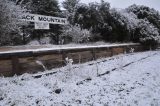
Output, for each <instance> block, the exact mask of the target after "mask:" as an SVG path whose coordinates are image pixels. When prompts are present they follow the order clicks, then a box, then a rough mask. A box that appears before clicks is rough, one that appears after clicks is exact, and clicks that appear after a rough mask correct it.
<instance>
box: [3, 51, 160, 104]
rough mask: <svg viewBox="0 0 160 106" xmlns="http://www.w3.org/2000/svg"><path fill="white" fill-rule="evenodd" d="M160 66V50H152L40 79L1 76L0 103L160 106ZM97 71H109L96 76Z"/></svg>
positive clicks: (66, 70)
mask: <svg viewBox="0 0 160 106" xmlns="http://www.w3.org/2000/svg"><path fill="white" fill-rule="evenodd" d="M131 62H132V64H130V65H128V66H126V67H123V66H125V65H126V64H128V63H131ZM114 68H116V70H114V71H111V70H112V69H114ZM159 69H160V51H149V52H143V53H131V54H125V55H118V56H114V57H110V58H104V59H99V60H97V61H93V62H88V63H85V64H79V65H73V66H72V69H71V70H70V69H68V67H67V66H66V67H63V68H59V69H53V70H52V71H53V72H55V71H57V73H56V74H53V75H50V76H45V75H43V76H42V77H41V78H39V79H35V78H33V77H32V76H33V75H29V74H24V75H22V76H18V77H17V76H14V77H12V78H3V77H1V78H0V105H2V106H11V105H16V106H29V105H32V106H37V105H39V106H43V105H46V106H51V105H53V106H68V105H72V106H78V105H79V106H90V105H93V106H107V105H109V106H128V105H131V106H159V105H160V95H159V94H160V70H159ZM97 70H98V73H99V74H102V73H104V72H106V71H110V73H108V74H106V75H103V76H101V77H97ZM46 73H48V72H46ZM39 74H40V73H39ZM37 75H38V74H37ZM56 90H59V91H60V93H59V94H57V93H55V91H56Z"/></svg>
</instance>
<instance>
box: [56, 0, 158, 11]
mask: <svg viewBox="0 0 160 106" xmlns="http://www.w3.org/2000/svg"><path fill="white" fill-rule="evenodd" d="M58 1H59V2H62V1H63V0H58ZM95 1H96V2H100V1H101V0H81V2H83V3H89V2H95ZM104 1H107V2H109V3H110V4H111V7H115V8H126V7H128V6H130V5H132V4H139V5H146V6H149V7H152V8H155V9H156V10H159V11H160V0H104Z"/></svg>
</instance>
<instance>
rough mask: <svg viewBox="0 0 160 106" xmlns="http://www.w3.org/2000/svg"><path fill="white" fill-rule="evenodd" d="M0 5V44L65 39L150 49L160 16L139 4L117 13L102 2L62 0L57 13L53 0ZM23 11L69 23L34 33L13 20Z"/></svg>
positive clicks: (8, 0) (158, 36) (30, 26)
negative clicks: (84, 2) (126, 43)
mask: <svg viewBox="0 0 160 106" xmlns="http://www.w3.org/2000/svg"><path fill="white" fill-rule="evenodd" d="M0 5H2V6H1V7H0V8H1V13H0V14H1V16H3V17H0V28H1V31H0V34H1V35H0V36H1V40H0V45H17V44H26V43H28V42H29V41H32V40H34V39H36V40H40V39H41V38H43V37H50V39H51V43H54V44H59V41H62V40H65V39H69V40H70V42H81V43H83V42H86V41H97V40H104V41H106V42H140V43H142V44H145V45H149V46H152V45H156V44H157V43H158V42H159V39H160V14H159V12H158V11H156V10H155V9H153V8H149V7H147V6H143V5H135V4H134V5H131V6H129V7H128V8H126V9H121V10H120V9H115V8H111V7H110V4H109V3H108V2H104V1H103V0H101V3H89V4H88V5H87V4H82V3H80V2H79V0H65V1H64V2H63V3H62V5H63V7H64V8H65V9H66V10H65V11H61V10H60V7H59V4H58V1H57V0H18V1H16V0H4V1H1V2H0ZM9 5H13V6H9ZM14 10H16V11H18V10H21V11H18V12H16V11H14ZM22 11H23V12H22ZM6 12H7V13H8V14H6ZM24 12H27V13H32V14H41V15H48V16H54V17H66V18H67V19H68V21H69V24H68V25H67V26H62V25H50V30H35V29H34V23H32V22H31V23H27V24H24V23H21V22H19V21H18V20H16V18H15V17H16V16H17V15H18V14H21V13H24ZM6 17H9V18H8V20H5V18H6ZM4 20H5V21H4ZM13 20H14V21H13ZM15 22H16V23H15ZM8 23H9V24H8ZM17 23H18V24H17ZM7 26H9V27H7ZM3 28H4V29H5V30H3ZM6 29H8V30H6ZM75 34H77V35H75ZM6 35H7V36H6ZM11 35H12V36H11ZM13 35H14V36H13ZM76 39H78V40H76Z"/></svg>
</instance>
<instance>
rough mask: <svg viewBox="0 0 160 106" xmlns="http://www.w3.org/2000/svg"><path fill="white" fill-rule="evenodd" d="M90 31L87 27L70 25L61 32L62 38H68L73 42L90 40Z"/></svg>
mask: <svg viewBox="0 0 160 106" xmlns="http://www.w3.org/2000/svg"><path fill="white" fill-rule="evenodd" d="M90 37H91V32H90V31H89V30H87V29H81V28H80V27H79V26H76V25H75V26H70V27H69V28H67V29H66V30H64V31H63V33H62V34H61V38H62V39H63V38H64V40H65V39H67V38H69V39H70V40H71V41H72V42H74V43H85V42H88V41H90Z"/></svg>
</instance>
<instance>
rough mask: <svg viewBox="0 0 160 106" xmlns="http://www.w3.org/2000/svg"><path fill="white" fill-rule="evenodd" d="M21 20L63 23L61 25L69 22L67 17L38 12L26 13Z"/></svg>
mask: <svg viewBox="0 0 160 106" xmlns="http://www.w3.org/2000/svg"><path fill="white" fill-rule="evenodd" d="M21 20H23V21H29V22H39V23H49V24H61V25H66V24H68V22H67V19H66V18H59V17H52V16H44V15H36V14H24V15H23V16H22V18H21Z"/></svg>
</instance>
